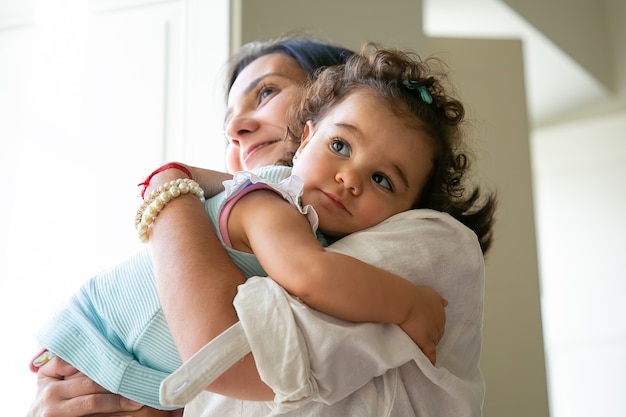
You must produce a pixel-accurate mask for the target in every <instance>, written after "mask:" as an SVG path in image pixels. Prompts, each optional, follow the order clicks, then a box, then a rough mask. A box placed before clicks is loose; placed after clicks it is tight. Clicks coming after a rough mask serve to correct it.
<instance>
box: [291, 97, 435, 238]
mask: <svg viewBox="0 0 626 417" xmlns="http://www.w3.org/2000/svg"><path fill="white" fill-rule="evenodd" d="M433 157H434V148H433V145H432V141H431V139H430V138H429V137H427V136H426V135H425V134H424V133H423V132H421V131H420V130H417V129H415V128H410V127H407V123H406V120H403V119H401V118H399V117H398V116H396V115H395V114H394V113H392V112H391V110H390V109H389V108H388V106H387V104H385V103H381V101H380V99H378V98H376V97H374V96H373V95H372V94H368V93H367V92H364V91H356V92H354V93H351V94H350V95H348V96H347V97H346V98H344V99H343V100H342V101H340V102H339V103H337V104H335V105H334V106H333V107H332V108H331V109H330V110H329V111H328V113H327V114H326V116H325V117H323V118H322V119H321V120H320V121H318V122H317V124H316V125H314V124H313V123H312V122H310V121H309V122H308V123H307V125H306V128H305V129H304V134H303V137H302V144H301V145H300V148H299V149H298V152H297V153H296V158H294V167H293V174H294V175H297V176H298V177H300V178H301V179H302V180H303V181H304V184H305V185H304V194H303V196H302V203H303V204H311V205H312V206H313V207H314V208H315V210H316V211H317V214H318V216H319V222H320V223H319V225H320V230H321V231H322V232H324V233H326V234H328V235H330V236H334V237H342V236H345V235H347V234H350V233H353V232H355V231H358V230H363V229H365V228H368V227H371V226H374V225H376V224H378V223H380V222H381V221H383V220H385V219H387V218H388V217H391V216H393V215H394V214H397V213H400V212H403V211H406V210H409V209H410V208H412V206H413V205H414V204H415V202H416V201H417V200H418V198H419V196H420V193H421V191H422V189H423V188H424V186H425V184H426V181H427V180H428V176H429V174H430V171H431V169H432V166H433V163H432V160H433Z"/></svg>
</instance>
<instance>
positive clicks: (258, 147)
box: [243, 140, 278, 161]
mask: <svg viewBox="0 0 626 417" xmlns="http://www.w3.org/2000/svg"><path fill="white" fill-rule="evenodd" d="M277 142H278V140H269V141H267V142H261V143H259V144H257V145H254V146H252V147H250V148H248V149H246V151H245V152H244V156H243V159H244V161H247V160H248V159H249V158H250V157H252V156H253V155H254V154H255V153H257V152H258V151H259V150H261V149H263V148H266V147H268V146H271V145H273V144H275V143H277Z"/></svg>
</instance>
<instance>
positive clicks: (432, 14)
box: [422, 0, 608, 126]
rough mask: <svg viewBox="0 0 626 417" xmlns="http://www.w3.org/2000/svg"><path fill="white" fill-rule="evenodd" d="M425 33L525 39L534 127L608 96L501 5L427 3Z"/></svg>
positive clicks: (470, 0)
mask: <svg viewBox="0 0 626 417" xmlns="http://www.w3.org/2000/svg"><path fill="white" fill-rule="evenodd" d="M422 3H423V8H424V9H423V10H424V32H425V34H426V35H427V36H430V37H461V38H490V39H521V40H522V42H523V53H524V60H525V63H526V66H525V69H524V71H525V74H526V89H527V99H528V109H529V117H530V121H531V123H532V125H534V126H537V125H542V124H546V123H549V122H550V120H553V119H557V118H559V117H562V116H563V115H566V114H567V113H569V112H572V111H575V110H577V109H579V108H582V107H584V106H586V105H588V104H589V103H593V102H597V101H601V100H603V99H605V98H606V96H607V94H608V93H607V91H606V88H604V87H603V86H602V85H601V84H600V83H599V82H597V80H596V79H595V78H594V77H592V76H591V75H590V74H589V73H588V72H587V71H585V70H584V69H583V68H582V67H581V66H580V65H579V64H578V63H577V62H575V61H574V60H573V59H572V58H571V57H570V56H569V55H567V54H566V53H565V52H563V51H562V50H561V49H560V48H558V47H557V46H556V45H555V44H554V43H553V42H552V41H551V40H550V39H548V38H547V37H546V36H544V34H542V33H541V32H540V31H538V30H537V29H536V28H535V27H534V26H532V25H531V24H530V23H529V22H528V21H526V20H525V19H524V18H522V17H521V16H520V15H519V14H517V13H516V12H515V11H514V10H513V9H511V8H510V7H509V6H508V5H506V4H505V3H504V2H502V1H500V0H423V1H422Z"/></svg>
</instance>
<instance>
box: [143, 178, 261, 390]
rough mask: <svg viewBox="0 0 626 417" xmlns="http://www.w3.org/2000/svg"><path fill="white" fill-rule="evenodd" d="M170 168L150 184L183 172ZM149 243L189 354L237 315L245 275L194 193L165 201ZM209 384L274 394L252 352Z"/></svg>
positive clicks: (177, 335) (182, 347) (179, 340)
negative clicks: (236, 302)
mask: <svg viewBox="0 0 626 417" xmlns="http://www.w3.org/2000/svg"><path fill="white" fill-rule="evenodd" d="M170 171H174V170H170ZM170 171H166V172H164V173H161V174H159V175H157V176H155V178H154V179H153V182H154V185H153V184H151V186H150V188H153V187H158V185H159V184H162V183H165V182H167V181H169V180H171V179H175V178H177V177H179V176H180V175H179V174H177V173H176V172H175V171H174V172H170ZM149 244H150V247H151V250H152V258H153V265H154V272H155V279H156V285H157V290H158V292H159V298H160V301H161V305H162V308H163V312H164V314H165V317H166V320H167V323H168V326H169V327H170V331H171V332H172V336H173V338H174V341H175V342H176V345H177V347H178V350H179V353H180V355H181V358H182V359H183V360H187V359H189V358H190V357H191V356H192V355H193V354H194V353H196V352H197V351H198V350H199V349H200V348H201V347H202V346H204V345H205V344H206V343H208V342H209V341H211V340H212V339H213V338H214V337H216V336H217V335H219V334H220V333H221V332H223V331H224V330H226V329H227V328H228V327H230V326H231V325H232V324H234V323H235V322H236V321H237V314H236V312H235V309H234V307H233V304H232V303H233V299H234V297H235V294H236V292H237V286H238V285H239V284H241V283H243V282H244V276H243V274H242V273H241V271H240V270H239V269H238V268H237V267H236V266H235V265H234V264H233V263H232V261H231V260H230V258H229V256H228V254H227V253H226V251H225V250H224V248H223V247H222V245H221V243H220V241H219V240H218V238H217V236H216V235H215V233H214V231H213V226H212V225H211V223H210V221H209V218H208V216H207V214H206V212H205V210H204V206H203V205H202V204H201V203H200V201H199V200H198V198H196V197H195V196H192V195H185V196H181V197H178V198H175V199H173V200H172V201H170V202H169V203H168V204H167V207H165V208H164V209H163V210H162V211H161V212H160V213H159V215H158V217H157V219H156V221H155V222H154V224H153V225H152V226H151V227H150V231H149ZM210 390H211V391H213V392H219V393H222V394H225V395H230V396H234V397H237V398H242V399H259V400H268V399H271V398H272V393H271V390H269V388H267V387H266V386H265V385H264V384H262V382H260V379H259V377H258V373H257V372H256V368H255V366H254V362H253V360H252V358H251V357H249V358H247V359H246V360H244V361H243V362H241V363H239V364H238V365H236V366H234V367H232V368H231V369H230V370H229V371H227V372H226V373H225V374H224V375H223V376H222V377H221V378H219V379H218V380H217V381H216V382H215V383H214V384H213V385H212V386H211V387H210Z"/></svg>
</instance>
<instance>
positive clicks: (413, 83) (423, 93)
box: [402, 80, 433, 104]
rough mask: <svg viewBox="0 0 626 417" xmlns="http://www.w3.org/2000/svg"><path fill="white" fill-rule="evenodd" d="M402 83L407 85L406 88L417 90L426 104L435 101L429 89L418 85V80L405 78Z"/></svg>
mask: <svg viewBox="0 0 626 417" xmlns="http://www.w3.org/2000/svg"><path fill="white" fill-rule="evenodd" d="M402 83H403V84H404V85H405V86H406V88H408V89H409V90H417V91H419V93H420V97H421V98H422V101H423V102H424V103H426V104H431V103H432V102H433V96H431V95H430V93H429V92H428V89H427V88H426V87H425V86H423V85H420V86H418V85H417V82H416V81H412V80H404V81H402Z"/></svg>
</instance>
